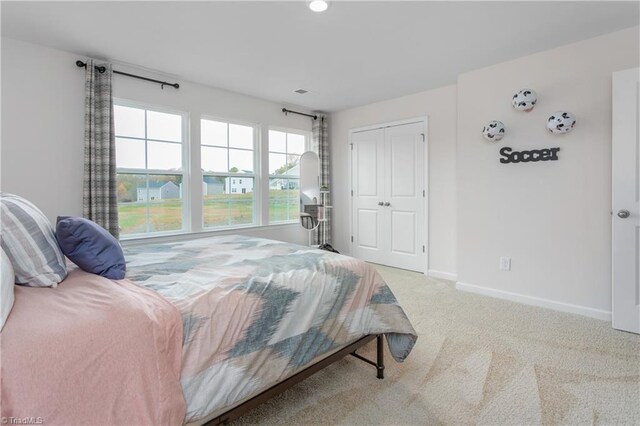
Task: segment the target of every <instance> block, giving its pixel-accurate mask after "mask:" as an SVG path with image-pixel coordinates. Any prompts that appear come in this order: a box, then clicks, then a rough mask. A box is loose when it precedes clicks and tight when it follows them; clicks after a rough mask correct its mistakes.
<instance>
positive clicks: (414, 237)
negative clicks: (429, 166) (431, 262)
mask: <svg viewBox="0 0 640 426" xmlns="http://www.w3.org/2000/svg"><path fill="white" fill-rule="evenodd" d="M423 132H424V125H423V123H412V124H405V125H401V126H393V127H387V128H386V129H385V155H384V159H385V165H384V169H385V172H386V173H385V181H384V193H385V197H384V198H385V199H384V205H383V207H384V209H385V212H384V214H383V216H384V217H385V223H386V226H385V234H386V235H384V236H383V238H384V239H385V240H387V241H388V242H387V246H388V250H387V253H386V256H385V257H386V259H387V260H386V264H387V265H391V266H396V267H398V268H403V269H410V270H414V271H420V272H424V269H425V260H424V259H425V253H424V252H423V240H424V238H423V236H424V219H423V217H424V216H423V213H424V212H423V209H424V204H425V202H424V200H425V198H424V196H425V192H423V190H424V183H423V182H424V174H423V173H424V167H423V164H424V145H425V143H424V141H423V138H424V136H423Z"/></svg>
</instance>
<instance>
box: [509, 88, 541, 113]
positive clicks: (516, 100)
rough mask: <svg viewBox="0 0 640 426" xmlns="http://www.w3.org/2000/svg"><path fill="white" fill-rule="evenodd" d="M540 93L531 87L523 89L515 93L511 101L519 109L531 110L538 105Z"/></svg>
mask: <svg viewBox="0 0 640 426" xmlns="http://www.w3.org/2000/svg"><path fill="white" fill-rule="evenodd" d="M537 102H538V95H537V94H536V92H534V91H533V90H531V89H522V90H520V91H518V92H517V93H516V94H514V95H513V98H512V99H511V103H512V105H513V107H514V108H515V109H517V110H518V111H525V112H529V111H531V110H532V109H533V107H534V106H536V103H537Z"/></svg>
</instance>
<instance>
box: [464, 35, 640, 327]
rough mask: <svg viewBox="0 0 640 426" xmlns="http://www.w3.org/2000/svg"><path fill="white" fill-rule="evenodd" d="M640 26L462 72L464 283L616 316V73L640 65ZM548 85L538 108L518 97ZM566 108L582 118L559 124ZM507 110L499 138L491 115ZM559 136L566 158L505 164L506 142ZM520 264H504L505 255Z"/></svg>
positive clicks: (555, 140)
mask: <svg viewBox="0 0 640 426" xmlns="http://www.w3.org/2000/svg"><path fill="white" fill-rule="evenodd" d="M638 51H639V33H638V27H635V28H632V29H628V30H624V31H620V32H616V33H612V34H608V35H605V36H601V37H597V38H593V39H589V40H585V41H581V42H578V43H574V44H570V45H567V46H562V47H559V48H557V49H553V50H549V51H546V52H542V53H538V54H535V55H531V56H527V57H524V58H520V59H517V60H513V61H510V62H505V63H502V64H498V65H494V66H492V67H489V68H485V69H481V70H477V71H473V72H469V73H465V74H462V75H460V76H459V78H458V136H457V137H458V141H457V191H458V192H457V210H458V222H457V234H458V243H457V247H458V260H457V267H458V271H457V272H458V280H459V285H458V287H459V288H462V289H466V290H471V291H479V292H484V293H486V294H491V295H495V296H500V297H507V298H512V299H516V300H519V301H522V302H525V303H534V304H542V305H546V306H550V307H554V308H557V309H563V310H568V311H573V312H579V313H582V314H586V315H591V316H595V317H599V318H608V317H609V315H610V314H609V312H610V311H611V261H610V259H611V216H610V210H611V73H612V72H614V71H618V70H622V69H627V68H632V67H637V66H638V62H639V59H638V55H639V54H638ZM525 87H526V88H531V89H534V90H536V91H537V93H538V104H537V105H536V107H535V109H534V110H533V111H532V112H530V113H523V112H518V111H516V110H514V109H513V108H512V107H511V104H510V100H511V96H512V94H513V93H514V92H515V91H517V90H518V89H521V88H525ZM557 110H567V111H569V112H572V113H574V114H575V115H576V117H577V125H576V128H575V130H574V131H573V132H572V133H569V134H566V135H563V136H554V135H551V134H550V133H549V132H548V131H547V130H546V119H547V117H549V116H550V115H551V114H552V113H553V112H555V111H557ZM490 120H501V121H503V122H504V123H505V125H506V128H507V133H506V136H505V138H504V139H503V140H502V141H501V142H500V143H491V142H487V141H485V140H484V139H483V138H482V136H481V134H480V131H481V129H482V127H483V125H484V123H485V122H487V121H490ZM503 146H509V147H512V148H514V149H515V150H523V149H531V148H546V147H560V148H561V151H560V153H559V161H549V162H537V163H520V164H506V165H505V164H500V163H499V162H498V158H499V154H498V150H499V149H500V148H501V147H503ZM500 256H510V257H511V258H512V271H510V272H501V271H500V270H499V257H500Z"/></svg>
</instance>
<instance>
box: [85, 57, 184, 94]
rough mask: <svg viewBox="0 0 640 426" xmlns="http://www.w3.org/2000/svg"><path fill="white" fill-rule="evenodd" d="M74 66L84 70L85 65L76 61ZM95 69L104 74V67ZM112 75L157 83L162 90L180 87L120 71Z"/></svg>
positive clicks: (176, 84)
mask: <svg viewBox="0 0 640 426" xmlns="http://www.w3.org/2000/svg"><path fill="white" fill-rule="evenodd" d="M76 66H77V67H79V68H86V67H87V64H86V63H85V62H82V61H76ZM95 68H96V69H97V70H98V72H99V73H103V72H105V71H106V70H107V69H106V68H105V67H101V66H98V65H96V66H95ZM113 73H114V74H120V75H126V76H127V77H133V78H137V79H139V80H145V81H151V82H152V83H158V84H159V85H160V86H162V88H163V89H164V86H171V87H173V88H176V89H179V88H180V85H179V84H178V83H167V82H166V81H160V80H155V79H153V78H148V77H142V76H141V75H135V74H129V73H126V72H122V71H116V70H113Z"/></svg>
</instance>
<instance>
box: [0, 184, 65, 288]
mask: <svg viewBox="0 0 640 426" xmlns="http://www.w3.org/2000/svg"><path fill="white" fill-rule="evenodd" d="M0 207H1V208H2V210H1V211H0V214H1V215H2V218H1V219H2V249H3V250H4V251H5V253H6V254H7V256H8V257H9V259H10V260H11V263H12V264H13V269H14V271H15V274H16V283H17V284H24V285H28V286H31V287H56V286H57V285H58V283H59V282H60V281H62V280H63V279H64V278H65V277H66V276H67V267H66V265H65V260H64V254H62V250H60V247H59V246H58V242H57V241H56V237H55V234H54V232H53V227H52V226H51V223H50V222H49V220H48V219H47V218H46V216H45V215H44V214H43V213H42V212H41V211H40V210H39V209H38V208H37V207H36V206H34V205H33V204H31V203H30V202H29V201H27V200H25V199H24V198H22V197H19V196H17V195H13V194H0Z"/></svg>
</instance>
